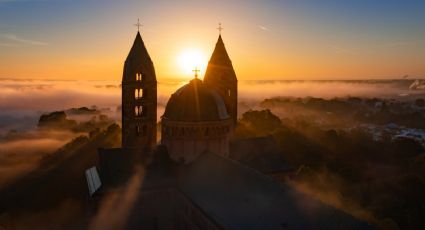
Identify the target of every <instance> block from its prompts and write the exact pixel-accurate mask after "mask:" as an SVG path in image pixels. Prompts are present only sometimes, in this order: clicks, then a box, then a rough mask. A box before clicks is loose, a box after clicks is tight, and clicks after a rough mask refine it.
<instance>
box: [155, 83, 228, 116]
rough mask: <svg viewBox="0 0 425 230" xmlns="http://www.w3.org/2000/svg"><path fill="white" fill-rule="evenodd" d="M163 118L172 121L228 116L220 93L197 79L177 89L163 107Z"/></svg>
mask: <svg viewBox="0 0 425 230" xmlns="http://www.w3.org/2000/svg"><path fill="white" fill-rule="evenodd" d="M163 117H164V118H166V119H169V120H173V121H189V122H193V121H219V120H225V119H228V118H230V117H229V115H228V114H227V110H226V106H225V104H224V101H223V99H222V98H221V97H220V95H219V94H218V93H217V92H215V91H214V90H212V89H208V88H207V86H206V85H204V84H203V83H202V81H201V80H199V79H193V80H191V81H190V82H189V83H188V84H186V85H184V86H183V87H181V88H180V89H178V90H177V91H176V92H175V93H174V94H173V95H171V98H170V100H169V101H168V103H167V106H166V107H165V112H164V116H163Z"/></svg>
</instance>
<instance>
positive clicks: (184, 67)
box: [177, 48, 208, 76]
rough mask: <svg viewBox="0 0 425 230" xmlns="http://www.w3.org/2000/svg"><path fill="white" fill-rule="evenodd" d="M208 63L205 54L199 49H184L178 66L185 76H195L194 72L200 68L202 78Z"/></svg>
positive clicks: (179, 57)
mask: <svg viewBox="0 0 425 230" xmlns="http://www.w3.org/2000/svg"><path fill="white" fill-rule="evenodd" d="M207 62H208V61H207V58H206V56H205V54H204V53H203V52H201V51H200V50H198V49H192V48H188V49H184V50H182V51H181V52H180V54H179V56H178V57H177V64H178V66H179V67H180V69H181V71H182V73H183V74H184V75H193V74H194V73H193V70H194V69H195V68H198V69H199V70H200V73H199V74H200V75H201V76H202V75H203V73H205V70H206V66H207Z"/></svg>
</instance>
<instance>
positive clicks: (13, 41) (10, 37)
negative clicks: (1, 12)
mask: <svg viewBox="0 0 425 230" xmlns="http://www.w3.org/2000/svg"><path fill="white" fill-rule="evenodd" d="M0 1H1V0H0ZM0 38H2V40H6V42H4V43H3V42H1V43H0V44H3V46H14V45H17V44H22V45H32V46H48V45H49V44H48V43H46V42H42V41H36V40H30V39H26V38H22V37H19V36H17V35H15V34H2V35H0Z"/></svg>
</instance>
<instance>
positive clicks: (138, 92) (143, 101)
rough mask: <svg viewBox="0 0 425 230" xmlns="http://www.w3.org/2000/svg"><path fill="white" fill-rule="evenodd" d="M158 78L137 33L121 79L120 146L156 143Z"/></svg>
mask: <svg viewBox="0 0 425 230" xmlns="http://www.w3.org/2000/svg"><path fill="white" fill-rule="evenodd" d="M156 119H157V81H156V75H155V68H154V66H153V63H152V60H151V58H150V56H149V54H148V52H147V50H146V48H145V45H144V43H143V40H142V38H141V36H140V33H137V36H136V39H135V41H134V44H133V47H132V48H131V51H130V53H129V55H128V57H127V59H126V61H125V65H124V74H123V79H122V146H123V147H124V148H133V149H136V150H138V152H141V151H149V150H152V149H153V148H154V147H155V145H156Z"/></svg>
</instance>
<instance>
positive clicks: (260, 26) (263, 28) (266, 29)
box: [258, 25, 270, 31]
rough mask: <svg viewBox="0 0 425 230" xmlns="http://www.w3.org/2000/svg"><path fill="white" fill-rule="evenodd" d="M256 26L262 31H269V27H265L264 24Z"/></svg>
mask: <svg viewBox="0 0 425 230" xmlns="http://www.w3.org/2000/svg"><path fill="white" fill-rule="evenodd" d="M258 27H259V28H260V29H261V30H264V31H270V29H269V28H267V27H265V26H262V25H259V26H258Z"/></svg>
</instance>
